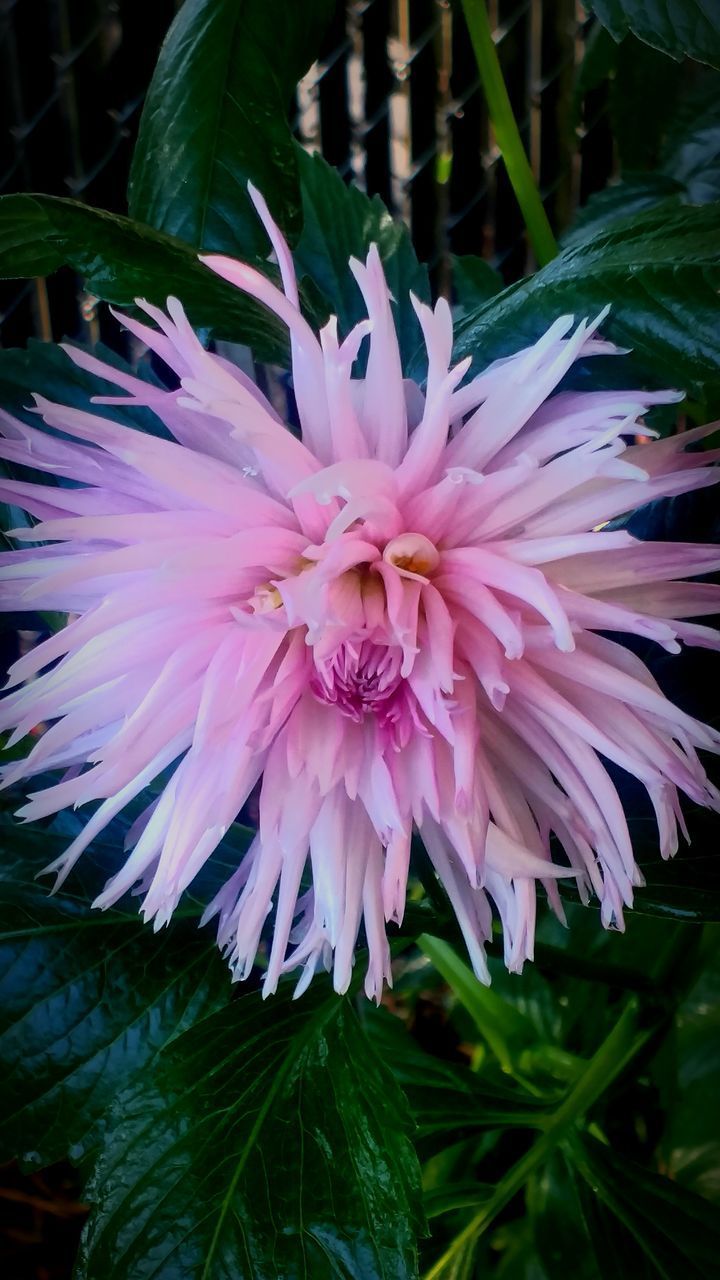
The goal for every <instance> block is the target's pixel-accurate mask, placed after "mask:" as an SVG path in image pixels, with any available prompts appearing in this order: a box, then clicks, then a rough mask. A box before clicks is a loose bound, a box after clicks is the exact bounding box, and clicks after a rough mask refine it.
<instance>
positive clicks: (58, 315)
mask: <svg viewBox="0 0 720 1280" xmlns="http://www.w3.org/2000/svg"><path fill="white" fill-rule="evenodd" d="M177 7H178V4H177V2H176V0H152V3H150V4H148V3H147V2H146V0H0V103H1V104H2V107H1V109H2V124H1V127H0V191H2V192H9V191H20V190H25V191H42V192H46V193H48V194H53V195H64V196H72V197H74V198H75V199H81V200H86V201H88V202H89V203H91V204H97V205H99V206H101V207H103V208H105V209H109V210H111V211H114V212H124V211H125V193H126V187H127V177H128V170H129V165H130V157H131V154H132V148H133V144H134V141H135V137H136V134H137V127H138V122H139V117H140V112H141V109H142V102H143V96H144V93H145V90H146V88H147V85H148V83H149V80H150V77H151V75H152V71H153V67H154V65H155V61H156V58H157V54H158V50H159V47H160V44H161V42H162V39H163V37H164V35H165V32H166V30H167V28H168V26H169V24H170V22H171V21H172V18H173V15H174V12H175V11H176V9H177ZM490 11H491V19H492V22H493V25H494V27H495V30H496V38H497V44H498V49H499V53H500V59H501V63H502V67H503V72H504V75H505V78H506V82H507V85H508V89H509V92H510V96H511V99H512V103H513V107H514V110H515V113H516V116H517V119H518V121H519V122H520V125H521V130H522V134H523V138H524V141H525V144H526V146H527V148H528V152H529V155H530V158H531V162H532V166H533V169H534V171H535V174H536V177H537V179H538V181H539V184H540V188H541V191H542V194H543V198H544V200H545V204H546V208H547V211H548V214H549V217H550V221H551V223H552V225H553V227H554V228H555V229H556V230H562V228H563V227H564V226H566V225H567V223H568V221H569V219H570V217H571V215H572V211H573V209H574V208H575V206H576V205H577V204H578V202H579V201H581V200H582V199H584V198H585V197H586V196H587V194H589V193H590V192H591V191H593V190H596V189H598V188H600V187H602V186H603V185H604V184H605V182H606V180H607V178H608V176H609V174H610V172H611V171H612V166H613V148H612V137H611V133H610V128H609V125H608V122H607V112H606V101H605V95H606V88H605V87H604V86H601V87H600V88H599V89H595V90H593V91H592V93H590V94H588V95H587V96H586V97H585V98H584V99H582V100H578V99H577V97H576V93H575V84H576V71H577V68H578V66H579V64H580V61H581V59H582V57H583V52H584V47H585V43H586V35H587V28H588V23H587V19H586V18H585V17H584V14H583V11H582V9H579V8H578V5H577V3H576V0H491V5H490ZM293 110H294V125H295V129H296V132H297V134H298V136H299V137H300V139H301V141H302V142H303V143H304V144H305V145H307V146H309V147H312V148H313V149H319V150H321V151H322V153H323V155H324V156H325V157H326V159H327V160H328V161H329V162H330V163H332V164H334V165H336V166H337V167H338V169H339V171H340V172H341V173H342V174H343V176H344V177H345V178H346V179H347V180H351V179H352V180H354V181H356V182H357V183H358V184H359V185H360V186H362V187H364V188H365V189H366V190H367V191H368V192H369V193H370V194H375V193H378V194H379V195H380V196H381V197H382V199H383V200H384V201H385V203H386V204H387V205H388V207H389V208H390V209H391V210H392V212H394V213H395V214H396V215H398V216H400V217H402V218H404V219H405V220H406V221H407V223H408V225H409V226H410V228H411V231H412V235H413V239H414V242H415V246H416V249H417V251H418V254H419V255H420V257H421V258H423V259H425V260H427V261H428V262H429V263H430V264H431V268H432V271H433V275H434V280H435V284H436V287H437V288H438V289H439V290H441V291H443V292H445V293H447V292H448V291H449V287H450V266H451V255H453V254H465V253H474V254H479V255H481V256H483V257H485V258H486V259H488V260H489V261H491V262H492V263H493V264H494V265H496V266H497V267H498V268H499V270H500V271H501V272H502V274H503V276H504V278H505V280H506V281H508V282H509V281H512V280H514V279H517V278H518V277H519V276H521V275H522V274H523V273H524V272H525V271H526V270H527V269H528V268H529V267H530V266H531V265H532V262H531V259H530V257H529V251H528V246H527V242H526V238H525V236H524V234H523V226H522V219H521V217H520V213H519V210H518V208H517V204H516V201H515V198H514V196H513V193H512V190H511V188H510V184H509V182H508V179H507V175H506V173H505V170H504V166H503V164H502V161H501V160H500V159H499V156H498V153H497V148H496V146H495V144H494V140H493V136H492V129H491V127H490V123H489V120H488V114H487V107H486V104H485V100H484V97H483V93H482V90H481V88H480V85H479V82H478V75H477V68H476V66H475V61H474V58H473V53H472V49H471V46H470V41H469V37H468V33H467V29H466V26H465V23H464V19H463V16H462V12H461V9H460V7H459V5H452V6H451V4H450V3H449V0H352V2H351V3H349V4H346V3H343V2H339V3H338V4H337V6H336V9H335V13H334V16H333V19H332V22H331V24H330V27H329V29H328V31H327V33H326V37H325V41H324V44H323V48H322V50H321V53H320V57H319V59H318V61H317V63H316V64H315V65H314V66H313V67H312V68H311V70H310V71H309V73H308V74H307V76H306V77H305V78H304V80H303V81H302V83H301V84H300V86H299V88H298V93H297V98H296V102H295V104H294V108H293ZM578 141H579V145H578ZM104 312H105V309H101V310H100V311H99V312H96V309H95V306H94V302H93V300H92V299H89V298H87V297H86V296H84V295H83V293H82V286H81V282H80V281H78V279H77V278H76V277H75V276H74V275H73V273H72V272H71V271H69V270H66V271H61V272H58V273H57V274H56V275H55V276H53V277H51V278H50V279H48V280H34V281H27V282H18V281H9V282H2V283H0V345H2V346H15V345H21V344H23V343H24V342H25V341H26V339H27V338H28V337H29V336H31V335H35V336H37V337H39V338H41V339H45V340H51V339H58V338H60V337H62V336H63V335H71V336H74V337H78V338H84V339H86V340H93V339H94V338H96V337H97V336H102V337H103V338H104V339H105V340H106V341H110V342H111V343H115V342H116V341H117V334H116V330H115V329H114V328H113V326H112V322H111V321H110V320H108V318H107V317H106V316H105V313H104Z"/></svg>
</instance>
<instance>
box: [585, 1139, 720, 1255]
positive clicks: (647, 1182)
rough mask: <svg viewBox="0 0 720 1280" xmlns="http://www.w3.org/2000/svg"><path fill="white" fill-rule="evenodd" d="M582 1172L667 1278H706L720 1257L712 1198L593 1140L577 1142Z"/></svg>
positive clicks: (718, 1225) (718, 1222) (718, 1227)
mask: <svg viewBox="0 0 720 1280" xmlns="http://www.w3.org/2000/svg"><path fill="white" fill-rule="evenodd" d="M573 1158H574V1160H575V1163H576V1165H577V1168H578V1170H579V1172H580V1173H581V1174H582V1176H583V1177H584V1178H585V1180H586V1181H587V1183H588V1185H589V1186H590V1187H591V1188H592V1190H593V1191H594V1192H595V1194H596V1195H597V1196H598V1197H599V1198H600V1200H601V1201H602V1202H603V1203H604V1204H605V1205H606V1206H607V1208H608V1209H610V1210H611V1212H612V1214H613V1215H614V1216H615V1217H616V1218H618V1219H619V1221H620V1222H621V1223H622V1224H623V1226H624V1227H625V1228H626V1229H627V1231H628V1232H629V1233H630V1234H631V1236H632V1237H633V1238H634V1240H635V1241H636V1243H637V1244H638V1245H639V1246H640V1248H641V1250H642V1252H643V1253H644V1254H645V1255H646V1256H647V1258H648V1259H649V1261H651V1262H652V1264H653V1266H654V1268H655V1270H656V1272H657V1275H658V1276H661V1277H662V1280H677V1278H678V1276H684V1277H687V1280H706V1277H707V1276H709V1275H712V1274H714V1271H715V1268H716V1266H717V1259H718V1256H720V1220H719V1219H718V1214H717V1210H716V1209H715V1208H714V1207H713V1206H712V1205H710V1204H708V1202H707V1201H706V1200H703V1199H702V1198H701V1197H700V1196H698V1195H695V1194H694V1193H693V1192H691V1191H687V1190H686V1189H685V1188H684V1187H681V1186H678V1185H677V1183H674V1182H672V1181H671V1180H670V1178H665V1177H662V1176H661V1175H660V1174H657V1173H653V1172H651V1171H649V1170H647V1169H644V1168H643V1167H642V1166H641V1165H638V1164H634V1163H632V1162H631V1161H629V1160H627V1159H626V1158H621V1157H619V1156H617V1155H616V1154H615V1153H614V1152H613V1151H612V1149H611V1148H610V1147H608V1146H605V1145H604V1144H603V1143H601V1142H598V1141H597V1140H596V1139H594V1138H591V1137H590V1136H589V1135H583V1136H582V1137H578V1138H576V1139H575V1140H574V1142H573Z"/></svg>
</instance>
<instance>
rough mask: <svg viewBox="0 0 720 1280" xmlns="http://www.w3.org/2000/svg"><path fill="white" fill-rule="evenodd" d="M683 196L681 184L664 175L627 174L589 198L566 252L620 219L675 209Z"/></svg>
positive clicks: (564, 241)
mask: <svg viewBox="0 0 720 1280" xmlns="http://www.w3.org/2000/svg"><path fill="white" fill-rule="evenodd" d="M684 194H685V188H684V187H683V185H682V183H681V182H678V181H676V180H675V179H674V178H670V177H668V176H667V175H666V174H664V173H628V174H626V176H625V177H624V178H623V180H622V181H621V182H614V183H611V184H610V186H607V187H605V189H604V190H603V191H598V192H597V193H596V194H595V195H593V196H591V197H590V199H589V200H588V202H587V204H586V205H584V206H583V208H582V209H581V210H580V211H579V213H578V214H577V216H576V217H575V219H574V220H573V224H572V227H571V228H570V230H569V232H568V233H567V234H566V235H565V236H563V238H562V246H563V248H564V249H565V248H567V247H568V246H570V245H575V244H580V243H582V242H583V241H586V240H592V239H593V237H594V236H596V235H597V234H598V232H599V231H602V230H603V228H605V227H607V226H608V225H609V224H610V223H612V222H616V221H617V220H618V218H628V217H630V215H631V214H636V213H643V212H644V211H645V210H646V209H657V207H658V206H659V205H662V206H663V208H664V209H667V210H672V209H673V207H674V206H675V205H678V204H680V202H681V199H682V197H683V196H684Z"/></svg>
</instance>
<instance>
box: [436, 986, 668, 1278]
mask: <svg viewBox="0 0 720 1280" xmlns="http://www.w3.org/2000/svg"><path fill="white" fill-rule="evenodd" d="M638 1008H639V1002H638V1001H637V999H636V998H635V997H633V998H632V999H631V1000H630V1001H629V1002H628V1004H627V1005H626V1006H625V1009H624V1010H623V1012H622V1014H621V1016H620V1018H619V1019H618V1021H617V1022H616V1024H615V1026H614V1027H613V1029H612V1031H611V1032H610V1034H609V1036H607V1038H606V1039H605V1040H604V1041H603V1043H602V1044H601V1045H600V1048H599V1049H598V1050H597V1052H596V1053H595V1054H594V1055H593V1057H592V1058H591V1059H590V1061H589V1062H588V1064H587V1066H586V1068H585V1070H584V1071H583V1073H582V1075H581V1076H580V1079H579V1080H578V1081H577V1083H576V1085H575V1087H574V1088H573V1089H571V1091H570V1093H569V1094H568V1096H567V1098H566V1099H565V1101H564V1102H562V1103H561V1104H560V1106H559V1107H558V1109H557V1111H554V1112H553V1113H552V1115H550V1116H549V1117H548V1119H547V1120H546V1121H545V1126H544V1132H543V1133H541V1135H540V1137H538V1138H537V1139H536V1140H535V1142H534V1143H533V1145H532V1147H531V1148H530V1150H529V1151H528V1152H526V1154H525V1155H524V1156H523V1157H522V1159H521V1160H518V1162H517V1164H515V1165H513V1167H512V1169H510V1170H509V1172H508V1173H507V1174H506V1175H505V1177H504V1178H502V1179H501V1181H500V1182H499V1183H498V1185H497V1187H496V1188H495V1191H494V1192H493V1194H492V1195H491V1197H490V1199H489V1200H486V1201H485V1203H484V1204H483V1206H482V1208H481V1209H479V1210H478V1212H477V1213H476V1215H475V1217H474V1218H472V1219H471V1221H470V1222H469V1223H468V1224H467V1226H466V1227H465V1228H464V1230H463V1231H461V1232H460V1234H459V1235H457V1236H456V1237H455V1239H454V1240H453V1242H452V1244H451V1245H450V1246H449V1247H448V1248H447V1249H446V1250H445V1253H444V1254H443V1255H442V1257H440V1258H438V1260H437V1262H436V1263H434V1265H433V1266H432V1267H431V1268H430V1270H429V1271H427V1272H426V1273H425V1277H424V1280H441V1277H442V1276H443V1275H445V1274H447V1275H450V1274H451V1272H450V1270H449V1268H450V1267H451V1265H452V1263H453V1262H455V1261H456V1260H457V1258H458V1256H462V1254H463V1253H464V1251H465V1250H466V1249H467V1248H469V1246H470V1245H471V1244H474V1242H475V1241H476V1240H477V1239H478V1237H479V1236H481V1235H482V1233H483V1232H484V1231H485V1230H486V1229H487V1228H488V1227H489V1226H490V1223H491V1222H492V1221H493V1220H494V1218H496V1217H497V1215H498V1213H500V1211H501V1209H504V1208H505V1205H506V1204H508V1202H509V1201H510V1200H512V1198H513V1196H514V1195H516V1193H517V1192H518V1191H521V1190H522V1188H523V1187H524V1186H525V1183H526V1182H527V1180H528V1178H529V1177H530V1175H531V1173H533V1171H534V1170H535V1169H536V1168H537V1166H538V1165H539V1164H541V1163H542V1161H543V1160H545V1159H546V1157H547V1155H548V1154H549V1152H550V1151H552V1150H553V1148H554V1147H556V1146H557V1145H558V1143H559V1142H561V1141H562V1139H563V1138H564V1137H565V1136H566V1134H567V1133H568V1131H569V1130H570V1129H572V1126H573V1125H574V1124H575V1122H576V1121H577V1120H580V1119H581V1118H582V1117H583V1116H584V1115H585V1114H586V1112H587V1111H588V1110H589V1109H590V1107H591V1106H592V1105H593V1103H594V1102H597V1099H598V1098H600V1097H601V1096H602V1094H603V1093H605V1091H606V1089H607V1088H608V1086H609V1085H610V1084H612V1082H613V1080H614V1079H615V1078H616V1076H618V1075H619V1074H620V1072H621V1071H622V1070H623V1068H624V1067H625V1066H626V1065H627V1063H628V1062H629V1061H630V1060H631V1059H632V1058H633V1057H634V1056H635V1054H636V1053H638V1052H639V1050H640V1049H641V1048H642V1046H643V1045H644V1044H645V1043H646V1041H647V1040H648V1039H649V1037H650V1035H651V1034H652V1032H653V1030H654V1027H653V1026H652V1025H650V1026H647V1027H642V1028H639V1027H638V1023H637V1015H638ZM446 1269H447V1270H446Z"/></svg>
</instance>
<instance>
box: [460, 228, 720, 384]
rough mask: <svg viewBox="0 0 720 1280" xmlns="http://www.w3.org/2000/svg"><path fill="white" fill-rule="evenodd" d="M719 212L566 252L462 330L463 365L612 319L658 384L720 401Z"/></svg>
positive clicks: (614, 331)
mask: <svg viewBox="0 0 720 1280" xmlns="http://www.w3.org/2000/svg"><path fill="white" fill-rule="evenodd" d="M719 287H720V204H717V203H716V204H709V205H704V206H702V207H699V208H695V207H692V208H691V207H687V208H681V209H679V210H677V211H675V212H672V211H670V212H669V211H666V210H665V209H660V210H650V211H649V212H647V213H645V214H641V215H636V216H634V217H631V218H624V219H622V220H620V221H617V222H613V223H611V224H610V225H609V226H607V227H605V228H601V229H599V230H598V231H597V233H596V234H595V236H594V237H593V239H592V241H590V242H587V241H582V242H581V243H579V244H576V245H571V246H570V247H568V248H566V249H564V250H563V252H562V253H561V254H559V255H558V257H557V258H555V259H554V261H553V262H551V263H549V264H548V266H546V267H544V268H543V269H542V270H541V271H538V272H537V274H536V275H535V276H533V277H532V278H531V279H529V280H523V281H520V282H519V283H518V284H516V285H512V286H511V287H510V288H509V289H506V290H504V292H503V293H501V294H499V295H498V296H497V297H496V298H492V299H490V301H489V302H486V303H485V304H484V306H482V307H480V308H478V309H477V310H476V311H474V312H473V313H472V314H471V315H469V316H466V317H464V318H463V319H462V320H461V321H460V324H459V326H458V329H457V343H456V351H455V354H456V358H458V359H459V358H461V357H462V356H465V355H471V356H473V357H475V358H476V362H477V365H478V367H484V366H485V365H487V364H488V363H489V362H490V361H491V360H492V359H494V358H496V357H498V356H503V355H508V354H510V353H511V352H513V351H517V350H518V349H519V348H520V347H522V346H524V345H526V344H528V343H530V342H533V341H535V340H536V339H537V338H538V337H540V335H541V334H542V333H543V332H544V331H545V330H546V329H547V328H548V326H549V325H550V323H551V322H552V320H553V319H554V318H555V317H556V316H558V315H561V314H563V313H566V312H571V313H574V314H575V316H576V318H577V319H580V318H581V317H582V316H594V315H597V313H598V312H599V311H600V310H601V309H602V308H603V307H604V306H605V305H606V304H607V303H609V302H610V303H612V312H611V314H610V316H609V317H608V319H607V321H606V322H605V324H604V325H603V332H604V333H605V334H606V335H607V336H609V337H610V338H612V339H613V340H614V341H616V342H618V343H619V344H620V345H623V346H629V347H632V348H633V349H634V351H635V353H636V355H637V358H638V360H639V361H640V362H641V363H642V365H643V366H644V367H646V368H647V370H648V371H649V372H651V373H652V374H653V375H655V376H656V377H657V379H659V380H661V381H662V383H663V384H664V385H666V386H667V385H668V383H670V384H672V385H675V386H680V387H683V388H685V389H686V390H688V391H690V392H693V393H694V394H696V395H698V396H700V397H705V396H710V395H714V396H717V395H719V394H720V302H719V301H718V288H719Z"/></svg>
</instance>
